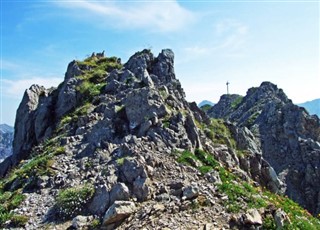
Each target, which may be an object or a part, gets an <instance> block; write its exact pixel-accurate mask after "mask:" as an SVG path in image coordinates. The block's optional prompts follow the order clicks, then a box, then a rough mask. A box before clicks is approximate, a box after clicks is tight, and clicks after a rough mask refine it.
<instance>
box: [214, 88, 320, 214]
mask: <svg viewBox="0 0 320 230" xmlns="http://www.w3.org/2000/svg"><path fill="white" fill-rule="evenodd" d="M230 96H231V95H225V96H223V97H222V98H221V102H219V103H218V104H216V105H215V106H213V107H212V108H211V109H210V110H209V112H208V114H209V115H211V116H212V117H215V118H224V119H227V120H229V121H231V122H235V123H236V124H237V125H238V126H243V127H247V128H248V129H250V130H251V132H252V133H253V134H254V135H255V136H256V137H257V139H258V140H259V141H260V143H261V144H260V145H261V153H262V156H263V158H264V159H265V160H266V161H267V162H268V164H269V166H267V169H265V170H263V171H264V174H265V175H266V174H269V176H268V177H269V178H270V179H272V180H273V184H272V185H270V186H271V187H273V188H274V189H275V187H277V186H279V183H280V182H279V181H278V180H277V179H276V178H275V175H274V172H275V174H276V175H277V177H278V178H279V179H280V180H281V183H283V185H284V186H285V188H284V189H285V193H286V194H287V195H288V196H289V197H290V198H292V199H293V200H295V201H297V202H298V203H300V204H301V205H303V206H305V207H307V209H308V210H309V211H311V212H312V213H313V214H317V213H319V212H320V206H319V205H318V204H319V201H318V197H319V195H318V194H319V192H320V183H319V182H320V177H319V175H320V171H319V168H320V157H319V156H320V148H319V142H320V120H319V118H318V117H316V116H310V115H309V114H308V113H307V112H306V110H305V109H303V108H301V107H298V106H296V105H294V104H293V103H292V102H291V100H289V99H288V98H287V96H286V95H285V94H284V92H283V91H282V90H281V89H278V88H277V86H276V85H274V84H272V83H269V82H264V83H262V84H261V86H260V87H258V88H251V89H249V90H248V92H247V95H246V96H245V97H244V98H243V99H242V101H241V103H239V104H238V105H237V106H232V102H230V100H231V99H230V98H229V97H230ZM227 98H228V100H229V99H230V100H229V101H228V100H227ZM245 136H247V135H245ZM241 142H243V141H241V140H240V143H241ZM248 144H249V145H251V144H250V143H248ZM251 146H254V145H251ZM255 151H256V150H255ZM272 169H274V172H273V170H272ZM257 170H259V169H257ZM281 183H280V184H281Z"/></svg>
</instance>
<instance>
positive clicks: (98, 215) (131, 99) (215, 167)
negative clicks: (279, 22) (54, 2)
mask: <svg viewBox="0 0 320 230" xmlns="http://www.w3.org/2000/svg"><path fill="white" fill-rule="evenodd" d="M222 98H223V99H224V100H225V101H226V102H228V103H227V104H230V105H231V107H232V106H233V107H234V108H233V110H234V111H236V110H238V109H240V108H243V106H244V105H245V104H246V102H245V100H244V99H243V98H242V97H241V96H239V95H227V96H223V97H222ZM229 99H232V100H229ZM230 101H231V102H230ZM233 110H232V111H233ZM232 111H230V112H232ZM286 127H288V130H289V131H290V128H291V126H286ZM301 140H302V141H303V142H304V141H305V139H301ZM307 141H308V140H307ZM310 143H312V144H315V143H314V142H313V141H311V140H310ZM260 145H261V143H260V142H259V139H258V138H257V137H255V136H254V134H253V132H251V131H250V130H249V129H248V128H246V127H241V126H235V125H234V124H232V123H230V122H228V121H223V120H220V119H212V120H210V119H209V118H208V116H207V115H206V114H205V113H204V112H203V111H202V110H200V109H199V108H198V107H197V105H196V103H188V102H187V101H186V100H185V95H184V91H183V89H182V87H181V84H180V82H179V80H178V79H177V78H176V76H175V72H174V54H173V52H172V51H171V50H168V49H164V50H162V51H161V53H160V54H159V55H158V56H157V57H155V56H154V55H153V54H152V53H151V52H150V51H149V50H143V51H141V52H137V53H135V54H134V55H133V56H132V57H131V58H130V59H129V60H128V62H127V63H125V64H122V63H121V60H120V59H119V58H117V57H106V56H105V55H104V53H103V55H100V54H99V55H98V54H94V55H91V56H90V57H88V58H86V59H85V60H83V61H72V62H71V63H70V64H69V65H68V68H67V71H66V75H65V80H64V81H63V82H62V83H61V84H60V85H59V86H58V87H57V88H52V89H45V88H43V87H40V86H32V87H31V88H30V89H28V90H26V93H25V95H24V97H23V100H22V102H21V104H20V106H19V108H18V110H17V119H16V123H15V137H14V143H13V147H14V152H13V155H12V156H10V157H8V158H6V159H5V160H4V162H2V163H1V164H0V176H1V177H3V178H2V179H1V181H0V198H1V201H2V203H3V204H4V205H2V204H0V216H1V218H0V227H4V228H16V227H21V226H23V227H25V228H26V229H51V228H52V229H53V228H57V229H69V228H75V229H80V228H82V227H81V226H84V227H83V228H89V229H90V228H94V227H95V228H100V229H101V228H106V229H116V228H119V229H141V228H143V227H145V226H152V227H159V228H161V229H162V228H170V229H176V228H179V229H188V228H196V229H199V228H201V229H204V228H205V229H207V228H209V227H210V226H212V225H214V226H216V227H217V228H233V227H237V228H239V229H241V228H242V229H249V228H252V227H256V226H261V225H262V224H263V223H267V224H268V223H269V222H270V221H271V222H272V223H273V224H274V226H276V222H275V219H276V218H278V217H273V213H276V212H277V211H279V212H281V213H283V215H281V216H280V217H279V218H280V219H281V220H282V221H283V222H285V223H288V220H287V219H288V217H287V216H288V215H289V214H291V213H293V211H292V210H291V209H290V210H289V211H288V210H287V209H285V210H286V212H285V211H283V209H284V207H285V206H284V205H283V204H280V203H279V202H276V201H275V200H276V199H280V197H279V196H277V195H275V194H273V195H270V193H269V192H265V191H264V190H262V189H261V187H262V186H263V187H266V188H268V189H270V190H271V191H273V192H277V193H281V192H283V187H284V186H283V185H284V182H282V181H281V180H280V179H281V178H280V177H279V176H280V175H278V174H277V172H278V171H275V169H274V168H273V166H272V165H270V164H269V162H268V161H267V160H265V159H264V156H262V152H261V148H260ZM307 146H308V143H307ZM276 166H277V165H276ZM308 167H309V166H308ZM12 168H14V169H12ZM312 169H313V168H312ZM276 170H278V168H276ZM312 172H313V171H312ZM4 175H6V176H5V177H4ZM312 175H313V174H311V177H310V178H312V179H316V178H314V177H312ZM253 184H254V185H255V186H253ZM314 184H317V183H314ZM256 186H257V187H256ZM258 186H261V187H259V188H258ZM281 200H285V201H286V202H290V200H289V199H288V198H281ZM291 202H292V201H291ZM292 203H293V202H292ZM292 203H291V204H292ZM293 204H294V203H293ZM293 207H294V208H295V209H294V213H295V214H296V213H298V214H299V216H298V217H295V215H290V218H293V219H291V220H290V221H291V222H292V223H293V224H296V223H297V222H298V221H301V220H302V219H303V221H304V220H305V218H307V219H306V220H305V221H309V220H310V221H313V222H312V223H313V224H314V226H317V222H316V221H315V220H314V219H313V218H311V217H310V216H307V215H306V212H305V211H303V210H302V209H301V208H299V207H298V206H297V205H296V204H295V205H293ZM297 210H298V211H297ZM310 210H312V211H314V209H312V208H310ZM199 216H201V217H202V218H199ZM252 217H254V218H252ZM71 220H72V221H71ZM249 220H250V221H249ZM319 225H320V223H319ZM319 225H318V226H319Z"/></svg>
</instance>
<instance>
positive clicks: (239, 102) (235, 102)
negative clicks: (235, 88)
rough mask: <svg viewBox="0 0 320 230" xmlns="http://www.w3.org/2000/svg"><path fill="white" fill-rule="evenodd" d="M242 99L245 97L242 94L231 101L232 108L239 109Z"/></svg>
mask: <svg viewBox="0 0 320 230" xmlns="http://www.w3.org/2000/svg"><path fill="white" fill-rule="evenodd" d="M242 99H243V97H242V96H239V97H237V98H236V99H235V100H234V101H233V102H232V103H231V108H233V109H237V108H238V107H239V105H240V104H241V102H242Z"/></svg>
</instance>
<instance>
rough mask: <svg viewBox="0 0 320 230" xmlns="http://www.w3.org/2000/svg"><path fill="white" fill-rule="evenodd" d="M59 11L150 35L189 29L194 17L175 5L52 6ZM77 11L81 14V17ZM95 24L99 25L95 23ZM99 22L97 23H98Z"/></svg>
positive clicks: (110, 3)
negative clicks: (64, 9) (69, 12)
mask: <svg viewBox="0 0 320 230" xmlns="http://www.w3.org/2000/svg"><path fill="white" fill-rule="evenodd" d="M54 4H56V5H57V6H59V7H63V8H67V9H70V10H73V11H75V10H77V11H75V12H74V13H75V14H73V16H76V17H77V15H78V17H79V16H80V17H81V18H82V19H84V18H85V19H86V20H89V22H90V21H91V22H94V23H95V24H98V25H107V26H114V27H116V28H119V27H121V28H128V29H132V28H142V29H149V30H151V31H153V32H170V31H176V30H179V29H181V28H184V27H185V26H188V25H189V24H190V23H191V22H192V21H193V20H194V19H195V15H194V14H193V13H191V12H190V11H188V10H187V9H185V8H183V7H181V6H180V5H179V4H178V2H177V1H154V2H153V1H144V2H132V1H131V2H116V1H106V2H98V1H87V0H81V1H62V2H54ZM78 10H84V12H83V13H80V14H79V12H78ZM97 20H98V21H97ZM97 22H98V23H97Z"/></svg>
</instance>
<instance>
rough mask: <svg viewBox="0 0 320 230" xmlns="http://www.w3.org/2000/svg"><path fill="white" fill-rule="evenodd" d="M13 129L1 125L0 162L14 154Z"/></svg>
mask: <svg viewBox="0 0 320 230" xmlns="http://www.w3.org/2000/svg"><path fill="white" fill-rule="evenodd" d="M12 142H13V127H11V126H9V125H6V124H1V125H0V162H2V161H3V160H4V159H5V158H6V157H8V156H10V155H11V154H12Z"/></svg>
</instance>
